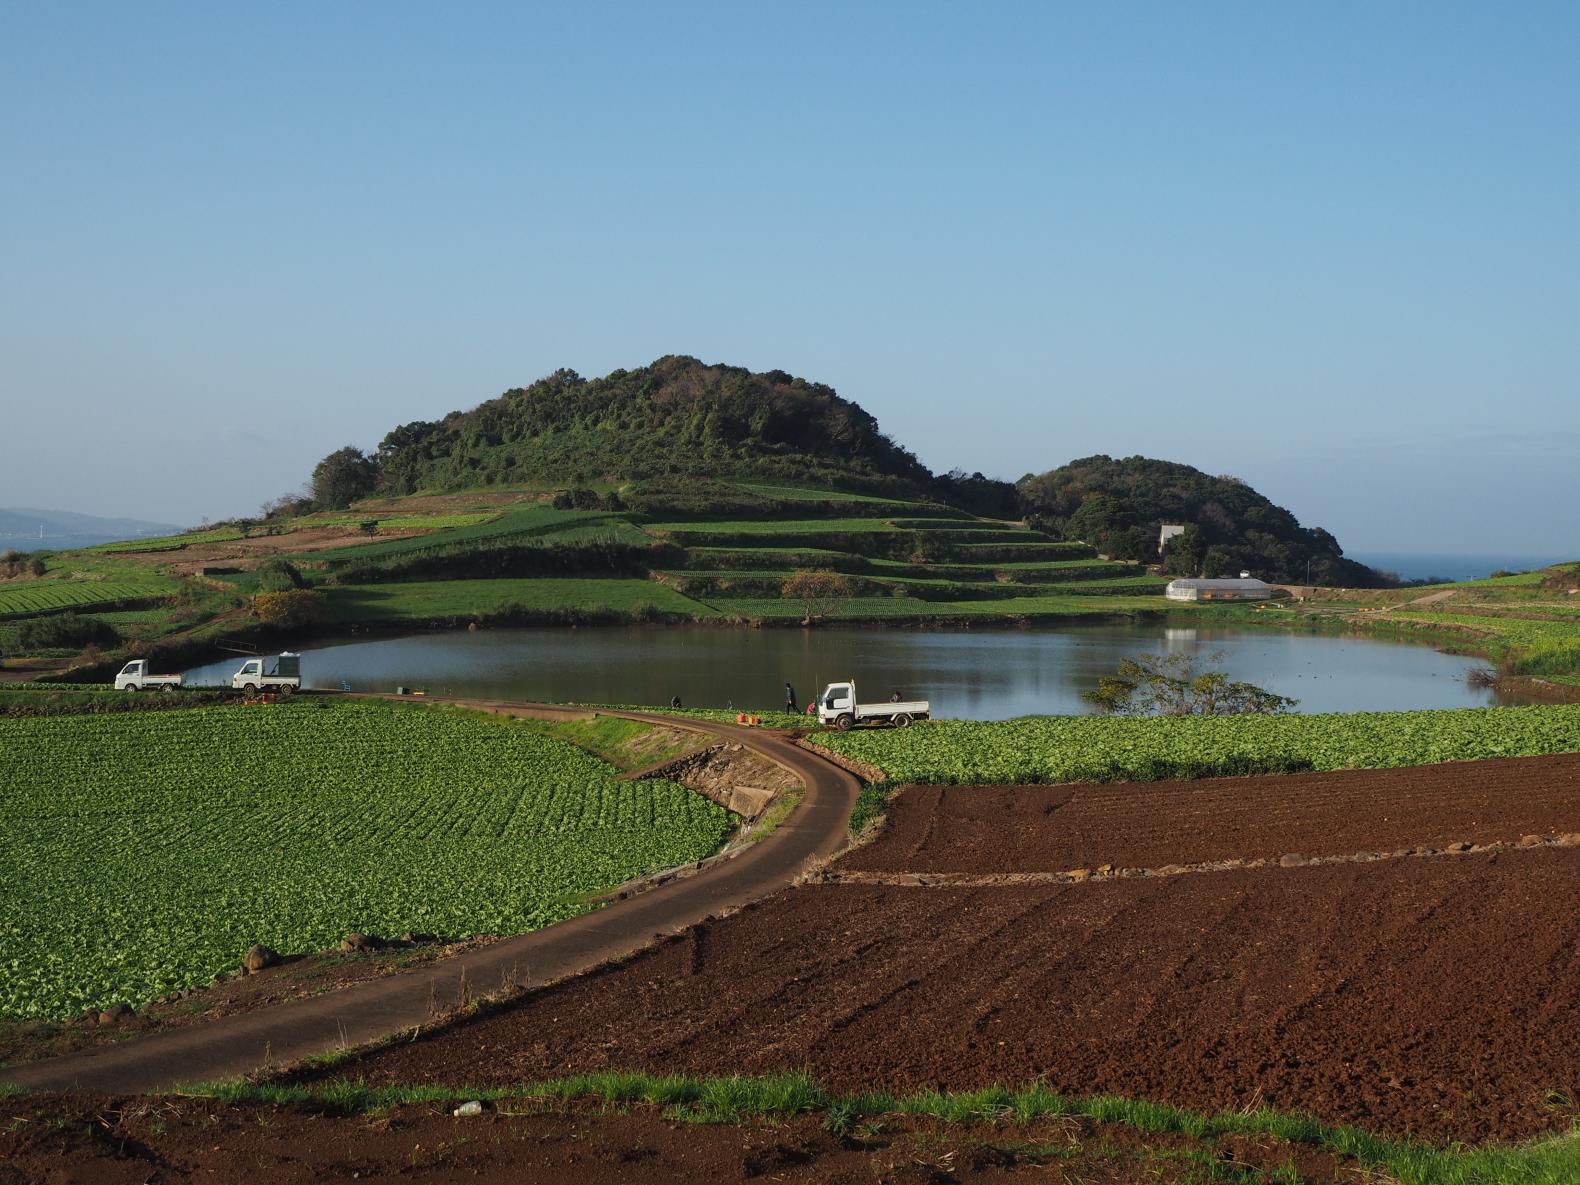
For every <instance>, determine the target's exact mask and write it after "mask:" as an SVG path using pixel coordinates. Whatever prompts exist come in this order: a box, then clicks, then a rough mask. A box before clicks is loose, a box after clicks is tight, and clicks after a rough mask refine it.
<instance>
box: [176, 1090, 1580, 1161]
mask: <svg viewBox="0 0 1580 1185" xmlns="http://www.w3.org/2000/svg"><path fill="white" fill-rule="evenodd" d="M178 1093H181V1094H185V1095H194V1096H197V1097H202V1098H214V1099H220V1100H224V1101H227V1102H236V1103H266V1104H275V1105H284V1106H313V1107H329V1108H333V1109H334V1110H336V1111H339V1112H341V1113H345V1114H365V1113H369V1112H375V1111H380V1110H384V1109H387V1108H389V1107H395V1106H409V1105H412V1104H424V1103H428V1104H433V1103H438V1104H445V1105H449V1104H452V1103H455V1102H459V1101H461V1100H464V1099H477V1100H479V1101H480V1102H486V1103H495V1104H497V1103H501V1102H505V1101H510V1100H535V1101H539V1102H547V1103H559V1104H562V1105H563V1104H569V1103H573V1102H577V1101H580V1100H594V1101H599V1102H603V1103H607V1104H615V1105H630V1104H647V1105H650V1106H655V1107H661V1108H664V1109H665V1110H666V1111H667V1112H668V1113H669V1114H670V1115H671V1116H673V1117H675V1118H678V1119H683V1120H689V1121H693V1122H699V1123H738V1122H741V1121H742V1120H746V1119H774V1118H783V1117H786V1116H791V1115H820V1116H822V1117H823V1122H824V1126H825V1127H827V1128H828V1129H829V1130H831V1131H833V1132H835V1134H837V1135H848V1134H849V1133H851V1132H852V1131H854V1130H855V1129H856V1127H857V1125H858V1124H860V1123H861V1122H862V1121H880V1120H882V1119H883V1118H885V1117H887V1116H893V1115H909V1116H924V1117H927V1118H931V1119H936V1120H939V1121H941V1122H943V1123H948V1124H956V1125H961V1124H998V1123H1004V1122H1015V1123H1020V1124H1031V1123H1034V1122H1036V1121H1037V1120H1040V1119H1044V1118H1054V1117H1061V1116H1070V1117H1079V1118H1087V1119H1091V1120H1095V1121H1096V1122H1098V1123H1102V1124H1122V1125H1124V1126H1126V1127H1130V1128H1133V1129H1135V1130H1137V1131H1140V1132H1144V1133H1147V1134H1150V1135H1179V1136H1184V1137H1187V1138H1189V1139H1192V1140H1196V1141H1201V1142H1204V1143H1211V1142H1213V1141H1216V1140H1217V1139H1218V1138H1220V1137H1223V1136H1230V1135H1233V1136H1252V1137H1274V1138H1276V1139H1279V1140H1283V1141H1287V1142H1289V1143H1291V1144H1296V1145H1300V1146H1303V1147H1308V1148H1313V1149H1315V1150H1317V1151H1320V1152H1323V1153H1327V1154H1329V1155H1331V1156H1334V1157H1336V1158H1338V1159H1340V1160H1341V1161H1346V1162H1354V1163H1355V1164H1356V1165H1357V1167H1359V1168H1360V1169H1362V1170H1365V1171H1369V1172H1371V1173H1375V1174H1380V1175H1383V1176H1384V1179H1389V1180H1393V1181H1396V1182H1398V1183H1399V1185H1574V1183H1575V1182H1576V1181H1580V1138H1577V1134H1576V1133H1569V1134H1566V1135H1561V1136H1556V1137H1553V1138H1550V1139H1545V1140H1537V1141H1534V1142H1532V1143H1528V1144H1520V1145H1514V1146H1510V1147H1485V1148H1468V1149H1467V1148H1462V1147H1451V1148H1439V1147H1435V1146H1432V1145H1428V1144H1423V1143H1418V1142H1416V1141H1412V1140H1393V1139H1388V1138H1385V1137H1382V1136H1378V1135H1374V1134H1372V1133H1370V1132H1366V1131H1363V1130H1361V1129H1359V1128H1354V1127H1347V1126H1341V1125H1334V1124H1329V1123H1324V1122H1322V1121H1321V1120H1318V1119H1314V1118H1312V1117H1310V1116H1307V1115H1301V1114H1291V1113H1287V1112H1281V1111H1274V1110H1271V1109H1269V1108H1259V1109H1256V1110H1249V1111H1219V1112H1212V1113H1209V1112H1202V1111H1192V1110H1189V1109H1187V1108H1183V1107H1175V1106H1172V1105H1170V1104H1167V1103H1158V1102H1152V1101H1149V1100H1145V1099H1127V1098H1121V1097H1117V1096H1113V1095H1097V1096H1089V1097H1078V1096H1070V1095H1063V1094H1060V1093H1058V1092H1057V1091H1053V1090H1050V1089H1049V1088H1048V1087H1047V1086H1045V1085H1043V1084H1041V1083H1032V1084H1030V1085H1028V1086H1023V1087H1020V1088H1018V1089H1011V1088H1008V1087H1001V1086H991V1087H987V1088H985V1089H982V1090H975V1091H925V1092H921V1093H917V1094H912V1095H900V1096H896V1095H890V1094H885V1093H881V1092H869V1093H859V1094H843V1095H842V1094H836V1093H834V1092H831V1091H829V1090H826V1089H825V1088H824V1087H822V1086H821V1085H820V1084H819V1083H818V1082H817V1081H816V1080H815V1079H813V1078H812V1077H810V1076H809V1075H806V1074H800V1073H791V1074H773V1075H765V1076H761V1077H748V1076H741V1075H735V1076H730V1077H723V1078H694V1077H687V1076H684V1075H678V1074H675V1075H651V1074H643V1073H636V1072H629V1071H617V1070H611V1071H602V1072H597V1073H589V1074H578V1075H574V1076H571V1077H567V1078H558V1079H552V1080H550V1081H546V1082H537V1083H526V1084H522V1085H519V1086H507V1087H482V1088H479V1087H472V1086H465V1085H458V1086H443V1085H434V1084H411V1085H398V1086H378V1087H375V1086H369V1085H367V1084H366V1083H364V1082H361V1081H357V1080H353V1079H337V1080H334V1081H330V1082H324V1083H317V1084H312V1085H299V1084H284V1083H275V1082H262V1083H251V1082H237V1083H219V1084H200V1085H196V1086H188V1087H183V1088H181V1089H180V1090H179V1091H178ZM1219 1179H1221V1178H1219ZM1229 1179H1231V1180H1233V1179H1236V1178H1232V1177H1231V1178H1229ZM1249 1179H1251V1180H1256V1179H1258V1178H1256V1177H1252V1178H1249ZM1260 1179H1261V1180H1265V1181H1269V1182H1274V1183H1277V1182H1280V1181H1281V1180H1294V1181H1298V1180H1299V1178H1298V1176H1296V1177H1293V1178H1291V1177H1290V1176H1289V1174H1288V1173H1287V1172H1286V1171H1284V1170H1283V1169H1278V1170H1274V1171H1273V1175H1272V1176H1270V1177H1269V1176H1263V1177H1261V1178H1260Z"/></svg>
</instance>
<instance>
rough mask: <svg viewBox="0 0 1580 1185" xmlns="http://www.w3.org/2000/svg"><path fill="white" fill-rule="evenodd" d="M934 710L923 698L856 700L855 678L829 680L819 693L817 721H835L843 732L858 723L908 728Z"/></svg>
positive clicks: (821, 722)
mask: <svg viewBox="0 0 1580 1185" xmlns="http://www.w3.org/2000/svg"><path fill="white" fill-rule="evenodd" d="M896 694H898V692H896ZM932 711H933V709H932V705H931V704H929V703H928V702H927V701H926V700H924V699H906V700H902V699H894V700H890V701H889V702H888V703H886V704H861V703H857V702H856V681H855V680H854V679H849V680H847V681H845V682H844V683H830V684H829V685H828V686H827V687H825V688H823V694H822V695H820V696H818V697H817V719H818V723H820V724H832V725H833V726H834V727H835V728H837V729H839V730H840V731H841V732H849V731H850V730H851V729H853V728H855V727H856V725H858V724H892V725H894V727H895V728H908V727H909V726H910V723H911V721H913V720H926V719H927V718H928V717H929V716H930V715H932Z"/></svg>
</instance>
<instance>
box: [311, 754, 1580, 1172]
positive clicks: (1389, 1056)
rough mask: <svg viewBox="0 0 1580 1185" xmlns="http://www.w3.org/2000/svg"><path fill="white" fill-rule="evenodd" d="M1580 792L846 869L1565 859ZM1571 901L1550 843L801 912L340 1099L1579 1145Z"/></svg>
mask: <svg viewBox="0 0 1580 1185" xmlns="http://www.w3.org/2000/svg"><path fill="white" fill-rule="evenodd" d="M1576 768H1577V763H1576V762H1575V761H1573V760H1570V759H1536V760H1533V761H1517V762H1493V763H1487V764H1484V765H1476V766H1452V767H1439V768H1437V769H1427V770H1407V771H1381V772H1371V773H1366V774H1346V775H1318V776H1301V777H1286V778H1259V779H1236V780H1234V781H1232V782H1210V783H1196V784H1193V785H1192V786H1191V787H1190V789H1191V790H1192V791H1194V792H1195V793H1197V794H1199V795H1201V796H1202V804H1201V805H1200V808H1199V809H1198V804H1196V803H1194V802H1192V801H1191V799H1190V796H1189V795H1188V794H1186V793H1185V792H1184V789H1183V788H1181V787H1174V786H1154V787H1148V786H1126V787H1079V788H1072V787H1054V788H1035V789H1031V790H1024V791H1023V790H1004V789H993V788H988V789H976V788H964V789H951V790H946V791H944V792H943V794H942V795H941V796H933V792H931V791H928V792H927V794H926V795H925V796H923V795H916V794H915V792H912V795H911V796H907V797H906V798H902V800H901V806H900V809H899V810H898V811H897V813H896V821H895V829H894V832H893V834H892V835H891V836H890V837H888V838H886V839H884V840H880V841H879V842H878V843H877V844H875V845H874V846H873V847H872V848H871V849H869V850H867V851H865V852H863V853H859V854H858V858H859V860H860V861H862V862H867V863H869V864H870V865H871V866H873V867H876V868H878V869H884V870H888V869H904V868H906V866H907V865H909V866H910V868H911V869H915V868H916V867H917V866H919V865H920V866H925V867H926V868H928V869H934V868H937V867H938V865H939V864H940V863H944V862H952V864H948V865H947V866H950V867H953V868H955V869H957V870H960V871H1007V870H1024V869H1026V866H1027V865H1030V866H1031V867H1032V869H1037V868H1043V869H1047V868H1069V867H1079V866H1091V865H1094V864H1097V863H1100V862H1110V861H1111V862H1114V863H1124V864H1127V865H1131V866H1143V865H1147V864H1158V863H1161V862H1163V861H1169V862H1176V863H1186V862H1196V861H1203V860H1210V859H1213V858H1215V857H1223V858H1233V857H1240V856H1247V855H1272V854H1275V853H1278V852H1288V851H1290V850H1292V849H1305V850H1306V851H1308V852H1312V853H1324V852H1350V851H1355V850H1373V851H1376V850H1383V849H1388V848H1391V847H1394V846H1397V847H1399V848H1405V847H1409V846H1414V847H1417V848H1419V847H1430V846H1434V845H1435V844H1441V845H1444V846H1446V845H1447V843H1448V842H1449V841H1451V840H1461V841H1465V840H1473V841H1475V842H1479V843H1485V842H1493V841H1499V840H1507V839H1514V840H1517V839H1519V837H1520V834H1521V833H1523V832H1524V831H1525V830H1526V829H1530V830H1532V831H1537V832H1548V831H1567V832H1574V831H1580V810H1577V809H1576V808H1575V806H1574V803H1575V801H1576V798H1575V782H1574V777H1575V771H1576ZM1505 787H1506V788H1507V794H1506V795H1504V794H1502V793H1501V791H1502V790H1503V789H1504V788H1505ZM1281 791H1282V792H1281ZM1127 793H1128V794H1129V795H1131V796H1132V799H1131V801H1129V802H1127V801H1126V800H1125V795H1126V794H1127ZM957 795H958V796H959V801H952V800H953V799H954V798H955V796H957ZM1022 796H1025V797H1022ZM1286 799H1287V801H1285V800H1286ZM1060 802H1062V803H1063V804H1064V805H1062V806H1061V805H1055V806H1054V809H1052V810H1048V811H1045V808H1046V807H1048V806H1049V805H1050V804H1057V803H1060ZM961 803H964V805H961ZM929 804H930V805H931V808H932V810H931V814H929V813H928V811H927V809H926V808H927V807H928V806H929ZM984 804H985V805H984ZM1072 807H1074V808H1075V809H1073V810H1072V809H1071V808H1072ZM1242 807H1243V808H1244V809H1242ZM939 816H942V817H941V818H940V819H939V821H938V822H937V824H936V825H930V822H929V820H930V819H931V818H934V817H939ZM1071 820H1075V821H1077V823H1078V826H1074V827H1072V826H1070V821H1071ZM1444 820H1446V821H1444ZM1220 821H1221V822H1220ZM995 834H1000V835H1004V836H1007V837H1008V838H1006V839H1005V840H1004V842H1003V843H1001V844H998V845H995V844H993V843H992V842H991V841H992V838H993V836H994V835H995ZM911 852H914V853H916V854H915V855H914V856H913V855H910V854H909V853H911ZM885 853H888V854H885ZM851 862H852V863H855V862H857V860H852V861H851ZM1577 903H1580V848H1574V847H1558V846H1544V847H1531V848H1520V849H1510V850H1503V851H1495V852H1474V853H1466V854H1457V855H1448V854H1443V855H1430V856H1404V857H1400V858H1388V859H1379V860H1374V861H1371V862H1365V863H1333V864H1325V865H1315V866H1313V865H1310V864H1304V865H1301V866H1297V867H1280V866H1278V865H1277V864H1276V863H1274V864H1271V865H1268V866H1264V867H1258V868H1233V869H1228V870H1221V871H1200V872H1186V871H1181V872H1176V874H1174V875H1168V876H1146V877H1135V878H1120V879H1111V880H1100V881H1090V882H1087V883H1080V884H1062V885H1024V884H1018V885H1017V884H1010V885H994V886H987V887H975V888H960V887H939V886H936V885H935V886H930V887H929V886H922V885H891V884H832V885H815V886H805V887H802V888H799V889H795V890H792V891H789V892H786V893H783V894H781V895H780V896H778V897H776V898H773V899H771V900H768V901H765V902H762V903H760V904H758V905H756V906H754V907H752V908H749V909H746V910H743V911H741V912H740V913H737V914H735V915H733V916H731V917H728V918H725V919H723V920H719V921H715V922H713V923H710V924H708V925H706V926H702V927H699V928H696V929H694V930H692V931H689V932H687V933H686V934H684V935H682V936H680V937H678V938H675V939H671V940H668V941H665V942H664V943H662V944H661V945H659V946H658V947H656V948H654V949H652V950H650V951H648V952H645V953H643V954H641V955H638V956H635V957H633V958H632V959H630V960H628V961H626V962H624V963H622V964H619V965H616V966H613V967H610V968H606V969H604V970H601V971H598V972H595V973H593V974H590V975H587V976H583V977H581V978H579V979H576V980H573V981H570V982H567V983H564V984H562V985H560V986H558V987H555V988H551V989H548V990H545V991H541V992H537V993H534V994H532V995H530V996H528V997H526V998H524V999H523V1000H521V1001H520V1002H518V1003H516V1004H513V1005H511V1006H509V1007H508V1008H506V1009H504V1010H502V1011H499V1012H497V1013H494V1014H492V1015H485V1016H482V1017H479V1018H477V1019H474V1020H470V1021H467V1022H463V1023H459V1024H456V1025H454V1026H452V1027H450V1028H448V1029H445V1030H442V1031H440V1032H437V1033H435V1034H433V1035H432V1036H430V1037H429V1038H427V1039H425V1040H422V1041H418V1042H415V1043H410V1044H399V1045H393V1046H390V1047H386V1048H383V1049H380V1050H377V1051H375V1052H373V1053H371V1054H369V1055H368V1056H366V1057H365V1058H363V1059H361V1060H360V1061H359V1062H358V1063H357V1064H356V1065H354V1066H352V1067H346V1066H341V1067H338V1068H337V1069H335V1070H334V1071H333V1072H332V1073H333V1074H334V1075H337V1076H338V1075H344V1074H346V1073H347V1072H348V1071H349V1072H350V1073H352V1074H354V1075H358V1076H361V1075H366V1076H367V1077H368V1078H369V1079H370V1080H371V1081H374V1082H379V1083H398V1082H411V1081H419V1082H421V1081H427V1082H440V1083H459V1082H477V1083H501V1084H503V1083H513V1082H521V1081H526V1080H532V1079H539V1078H544V1077H550V1076H554V1075H557V1074H562V1073H566V1072H570V1071H577V1070H591V1069H601V1068H611V1067H613V1068H631V1069H645V1070H649V1071H652V1072H658V1073H664V1072H679V1071H684V1072H693V1073H700V1074H724V1073H732V1072H742V1073H753V1072H765V1071H774V1070H790V1069H806V1070H809V1071H811V1072H812V1073H813V1074H814V1075H816V1076H817V1077H818V1078H820V1079H821V1080H823V1081H824V1082H825V1083H827V1084H828V1085H829V1086H831V1087H834V1088H836V1089H846V1090H861V1089H867V1088H886V1089H890V1090H895V1091H909V1090H917V1089H926V1088H931V1087H935V1086H936V1087H946V1088H961V1089H964V1088H972V1087H979V1086H983V1085H986V1084H989V1083H994V1082H999V1083H1006V1084H1013V1083H1018V1082H1021V1081H1025V1080H1027V1079H1031V1078H1036V1077H1040V1078H1043V1079H1045V1080H1046V1081H1047V1082H1048V1083H1049V1084H1050V1085H1052V1086H1054V1087H1056V1088H1057V1089H1060V1090H1063V1091H1066V1092H1070V1093H1075V1094H1093V1093H1108V1092H1113V1093H1119V1094H1124V1095H1128V1096H1132V1097H1147V1098H1156V1099H1162V1100H1166V1101H1169V1102H1172V1103H1176V1104H1180V1105H1185V1106H1193V1107H1203V1108H1220V1107H1242V1106H1246V1105H1251V1104H1257V1103H1266V1104H1268V1105H1271V1106H1274V1107H1278V1108H1281V1109H1286V1110H1303V1111H1309V1112H1313V1113H1315V1114H1317V1115H1319V1116H1321V1117H1322V1118H1325V1119H1328V1120H1331V1121H1336V1122H1349V1123H1356V1124H1359V1125H1361V1126H1364V1127H1367V1128H1369V1129H1372V1130H1376V1131H1380V1132H1384V1133H1388V1134H1392V1135H1405V1134H1414V1135H1418V1136H1421V1137H1425V1138H1428V1139H1431V1140H1434V1141H1446V1140H1463V1141H1469V1142H1485V1141H1502V1140H1510V1139H1518V1138H1523V1137H1527V1136H1533V1135H1537V1134H1541V1133H1547V1132H1552V1131H1555V1130H1561V1129H1564V1128H1567V1127H1568V1126H1569V1125H1570V1124H1572V1123H1574V1122H1575V1121H1576V1119H1577V1118H1580V1112H1577V1110H1576V1107H1575V1105H1574V1103H1573V1102H1571V1101H1570V1100H1573V1099H1575V1098H1577V1097H1580V1066H1577V1063H1576V1060H1575V1050H1577V1049H1580V957H1577V940H1580V917H1577Z"/></svg>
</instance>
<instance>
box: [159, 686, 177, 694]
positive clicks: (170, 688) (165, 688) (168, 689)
mask: <svg viewBox="0 0 1580 1185" xmlns="http://www.w3.org/2000/svg"><path fill="white" fill-rule="evenodd" d="M175 689H176V685H175V684H174V683H164V684H161V685H160V687H159V690H160V691H162V692H164V693H165V694H166V695H170V694H171V693H173V692H174V691H175Z"/></svg>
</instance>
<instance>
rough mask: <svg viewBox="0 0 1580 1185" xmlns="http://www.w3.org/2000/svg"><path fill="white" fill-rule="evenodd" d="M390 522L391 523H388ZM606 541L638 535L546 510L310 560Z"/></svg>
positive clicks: (591, 515) (598, 518)
mask: <svg viewBox="0 0 1580 1185" xmlns="http://www.w3.org/2000/svg"><path fill="white" fill-rule="evenodd" d="M390 521H394V520H390ZM598 535H612V536H616V537H619V538H622V539H626V538H635V539H640V538H642V535H641V532H640V531H637V530H636V528H634V527H632V526H631V524H630V523H628V522H627V521H626V520H625V519H623V518H621V517H620V516H618V515H615V514H609V513H607V512H605V511H598V510H555V509H554V508H552V507H549V506H529V507H527V508H526V509H525V510H512V511H508V512H507V513H505V514H502V515H498V516H488V519H487V521H485V522H476V523H473V524H472V525H470V526H460V527H450V528H446V529H444V530H440V531H434V532H433V533H431V534H428V535H420V536H415V537H408V538H403V539H384V540H379V539H376V538H375V539H371V540H369V541H368V542H366V543H358V544H348V545H347V546H345V547H336V548H332V549H328V550H324V551H316V552H313V553H311V558H312V559H314V560H328V561H336V560H371V559H381V558H384V557H388V556H397V555H407V554H410V553H414V552H419V551H427V550H429V549H434V548H450V547H492V546H497V545H498V544H500V543H503V542H506V541H507V540H508V541H511V542H515V541H524V540H529V539H537V538H547V537H549V536H554V537H555V539H556V541H566V540H569V539H573V538H586V537H592V536H598Z"/></svg>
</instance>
